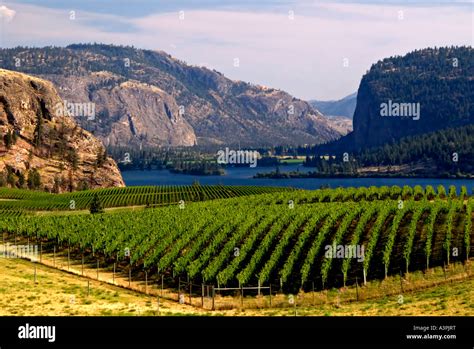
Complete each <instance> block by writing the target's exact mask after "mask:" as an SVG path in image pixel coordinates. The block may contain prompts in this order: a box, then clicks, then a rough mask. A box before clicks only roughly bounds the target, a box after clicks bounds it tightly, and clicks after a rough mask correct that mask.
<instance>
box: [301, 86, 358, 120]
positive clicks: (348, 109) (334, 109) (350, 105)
mask: <svg viewBox="0 0 474 349" xmlns="http://www.w3.org/2000/svg"><path fill="white" fill-rule="evenodd" d="M309 103H310V104H311V105H312V106H313V107H314V108H316V109H317V110H319V111H320V112H321V113H323V114H324V115H325V116H327V117H335V116H342V117H345V118H349V119H352V117H353V116H354V111H355V108H356V104H357V93H356V92H354V93H353V94H350V95H349V96H346V97H344V98H342V99H340V100H337V101H318V100H310V101H309Z"/></svg>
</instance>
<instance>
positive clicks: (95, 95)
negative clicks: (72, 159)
mask: <svg viewBox="0 0 474 349" xmlns="http://www.w3.org/2000/svg"><path fill="white" fill-rule="evenodd" d="M12 57H15V58H17V59H19V60H20V62H21V64H20V66H19V67H16V66H15V65H14V62H15V60H14V59H12ZM0 59H1V60H3V62H4V64H6V66H7V67H9V69H16V70H20V71H22V72H27V73H29V74H35V75H39V76H41V77H44V78H46V79H48V80H51V81H52V82H53V83H54V84H55V85H56V86H57V88H58V92H59V93H60V95H61V97H63V98H64V99H70V100H71V101H74V102H92V103H95V105H96V109H97V115H96V118H95V119H94V120H88V119H87V118H81V117H76V120H77V122H78V123H79V124H80V125H81V126H82V127H83V128H85V129H87V130H90V131H93V132H94V134H95V135H97V136H98V137H99V138H101V139H102V140H103V141H104V142H105V143H106V144H108V145H124V144H127V145H130V144H136V145H138V144H143V145H147V146H176V145H179V146H189V145H194V144H198V145H224V144H225V145H238V144H240V145H242V146H260V145H277V144H305V143H307V144H317V143H322V142H327V141H331V140H334V139H337V138H339V137H340V136H341V133H340V132H339V131H338V130H337V129H335V128H334V127H333V126H332V124H331V122H329V121H328V120H327V119H326V118H324V117H323V116H322V114H321V113H319V112H318V111H317V110H316V109H314V108H313V107H311V106H310V105H309V104H308V103H307V102H305V101H302V100H299V99H297V98H294V97H292V96H291V95H289V94H288V93H286V92H283V91H280V90H276V89H272V88H266V87H263V86H256V85H252V84H248V83H245V82H242V81H233V80H230V79H228V78H226V77H225V76H224V75H222V74H221V73H219V72H217V71H214V70H209V69H207V68H203V67H195V66H190V65H187V64H185V63H184V62H182V61H179V60H177V59H174V58H173V57H171V56H170V55H168V54H166V53H164V52H156V51H149V50H139V49H135V48H132V47H117V46H110V45H71V46H68V47H67V48H51V47H49V48H15V49H4V50H0Z"/></svg>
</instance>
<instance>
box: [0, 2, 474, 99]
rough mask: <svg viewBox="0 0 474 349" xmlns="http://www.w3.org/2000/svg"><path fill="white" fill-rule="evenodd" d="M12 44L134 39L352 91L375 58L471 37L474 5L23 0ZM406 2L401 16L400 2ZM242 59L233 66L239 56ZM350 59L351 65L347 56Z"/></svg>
mask: <svg viewBox="0 0 474 349" xmlns="http://www.w3.org/2000/svg"><path fill="white" fill-rule="evenodd" d="M15 9H16V10H17V12H18V13H17V15H16V17H15V20H14V21H12V23H11V24H10V25H9V26H8V35H5V37H4V41H5V43H4V45H5V46H17V45H29V46H45V45H67V44H71V43H77V42H104V43H115V44H128V45H134V46H135V47H140V48H148V49H156V50H164V51H167V52H168V53H170V54H172V55H174V56H175V57H176V58H178V59H181V60H184V61H187V62H188V63H191V64H201V63H202V62H207V64H206V65H208V66H209V67H210V68H215V69H216V70H219V71H221V72H222V73H224V74H225V75H227V76H229V77H230V78H233V79H239V80H244V81H249V82H253V83H258V84H262V85H266V86H271V87H275V88H280V89H283V90H286V91H288V92H290V93H292V94H294V95H295V96H297V97H300V98H306V99H309V98H319V99H336V98H340V97H343V96H344V95H347V94H350V93H352V92H354V91H355V90H356V89H357V87H358V84H359V81H360V79H361V77H362V75H363V74H364V73H365V71H366V70H367V69H368V68H370V65H371V64H372V63H375V62H376V61H377V60H379V59H382V58H384V57H387V56H391V55H399V54H405V53H407V52H409V51H412V50H414V49H420V48H424V47H429V46H446V45H472V39H473V36H472V21H473V14H472V11H466V9H465V8H462V7H461V8H460V7H456V6H452V7H449V6H442V7H436V6H426V7H423V6H421V5H420V6H414V5H412V6H407V7H404V8H403V7H400V5H385V4H372V5H369V4H354V3H344V4H341V3H337V4H328V3H318V2H316V3H315V5H305V6H304V7H294V8H293V10H294V11H295V18H294V20H290V19H289V18H288V10H289V9H284V8H280V9H279V10H278V11H276V12H262V11H257V12H251V11H248V10H247V11H229V10H212V11H211V10H186V13H185V18H184V20H180V19H179V13H178V12H172V13H161V14H150V15H148V16H146V17H140V18H125V17H121V16H117V15H104V14H98V13H86V12H79V11H78V12H77V13H76V20H74V21H71V20H70V19H69V12H68V11H67V10H58V9H47V8H43V7H38V6H32V5H16V7H15ZM399 10H403V20H399V19H398V11H399ZM236 57H237V58H239V61H240V66H239V67H238V68H236V67H234V65H233V60H234V58H236ZM344 58H348V59H349V67H347V68H344V67H343V59H344Z"/></svg>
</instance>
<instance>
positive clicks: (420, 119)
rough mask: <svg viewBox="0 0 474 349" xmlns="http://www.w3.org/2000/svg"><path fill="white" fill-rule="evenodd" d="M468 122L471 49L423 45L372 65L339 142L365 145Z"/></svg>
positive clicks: (473, 102)
mask: <svg viewBox="0 0 474 349" xmlns="http://www.w3.org/2000/svg"><path fill="white" fill-rule="evenodd" d="M397 108H398V110H397ZM417 110H418V111H419V113H418V115H417V113H416V112H417ZM472 123H474V50H473V49H472V48H471V47H459V48H455V47H449V48H440V49H424V50H419V51H415V52H412V53H410V54H407V55H406V56H403V57H391V58H387V59H384V60H383V61H379V62H378V63H376V64H374V65H373V66H372V68H371V69H370V71H369V72H368V73H367V74H366V75H365V76H364V77H363V78H362V81H361V84H360V86H359V90H358V93H357V107H356V110H355V113H354V131H353V132H352V133H351V134H349V135H348V136H347V137H344V138H343V139H341V140H340V141H338V142H337V143H338V144H339V145H344V146H345V147H349V148H351V147H354V148H355V149H363V148H367V147H372V146H378V145H382V144H384V143H387V142H391V141H397V140H399V139H400V138H402V137H406V136H412V135H417V134H423V133H428V132H433V131H436V130H440V129H444V128H448V127H458V126H463V125H469V124H472Z"/></svg>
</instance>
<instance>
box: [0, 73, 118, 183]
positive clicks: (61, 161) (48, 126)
mask: <svg viewBox="0 0 474 349" xmlns="http://www.w3.org/2000/svg"><path fill="white" fill-rule="evenodd" d="M64 106H65V104H64V101H63V100H61V98H60V97H59V95H58V94H57V92H56V90H55V88H54V86H53V84H52V83H50V82H48V81H45V80H42V79H39V78H36V77H32V76H28V75H25V74H21V73H17V72H12V71H8V70H3V69H0V180H1V181H2V182H3V183H4V184H5V183H9V184H10V185H12V186H20V187H27V186H30V187H34V188H37V189H40V188H41V189H45V190H48V191H56V192H62V191H67V190H75V189H78V188H99V187H113V186H124V182H123V180H122V176H121V174H120V172H119V170H118V168H117V165H116V163H115V162H114V161H113V160H112V159H111V158H108V157H106V156H104V147H103V145H102V143H101V142H100V141H99V140H98V139H97V138H95V137H94V136H93V135H92V134H90V133H89V132H87V131H85V130H83V129H81V128H80V127H79V126H78V125H77V124H76V122H75V121H74V120H73V119H72V118H71V117H70V116H69V115H70V112H71V111H74V110H72V109H71V110H69V109H68V107H67V106H66V108H64ZM74 107H75V108H82V109H81V110H80V111H81V112H82V113H84V112H85V111H87V108H88V106H87V105H75V106H74ZM76 111H77V110H76ZM38 173H39V177H40V178H39V179H38V177H37V175H36V176H34V175H33V174H38ZM34 178H36V179H34Z"/></svg>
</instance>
